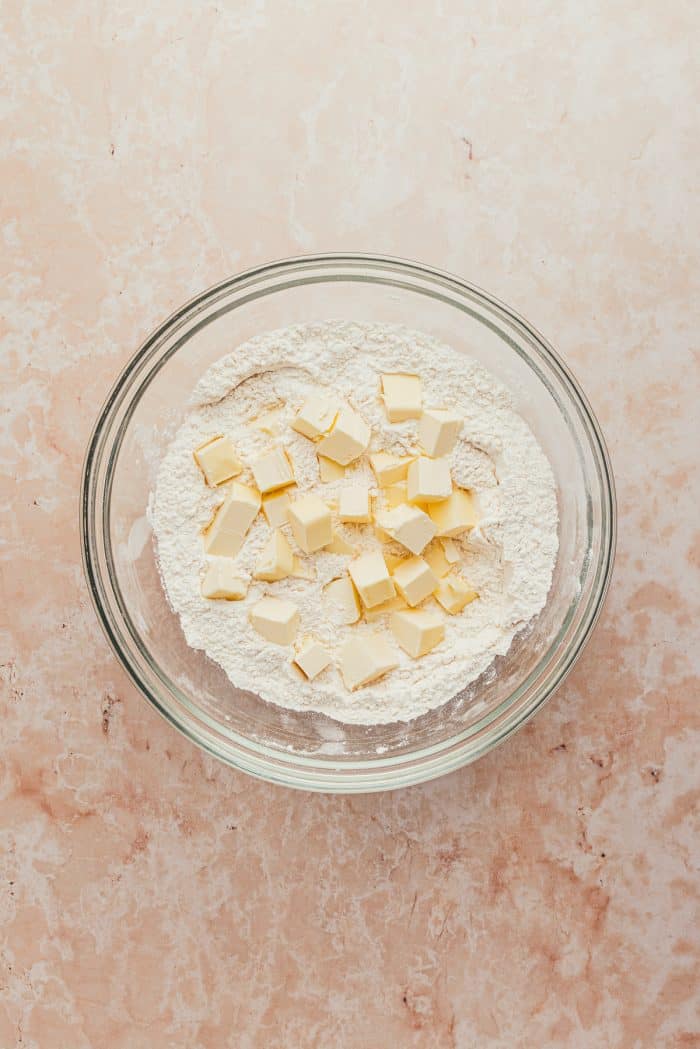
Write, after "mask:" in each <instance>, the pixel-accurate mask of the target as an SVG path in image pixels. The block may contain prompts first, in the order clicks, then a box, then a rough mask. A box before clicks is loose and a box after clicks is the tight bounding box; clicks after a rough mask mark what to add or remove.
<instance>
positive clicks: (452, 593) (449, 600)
mask: <svg viewBox="0 0 700 1049" xmlns="http://www.w3.org/2000/svg"><path fill="white" fill-rule="evenodd" d="M478 596H479V595H478V594H477V592H476V590H472V588H471V587H470V586H469V584H468V583H467V582H466V581H465V580H464V579H462V578H461V577H460V576H458V575H451V576H448V577H447V578H446V579H441V580H440V583H439V584H438V588H437V590H436V591H435V597H436V599H437V601H439V603H440V604H441V605H442V607H443V608H444V609H445V611H446V612H449V613H450V615H451V616H454V615H456V614H457V612H461V611H462V609H463V608H465V607H466V606H467V605H469V604H471V602H472V601H476V599H477V598H478Z"/></svg>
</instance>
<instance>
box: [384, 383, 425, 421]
mask: <svg viewBox="0 0 700 1049" xmlns="http://www.w3.org/2000/svg"><path fill="white" fill-rule="evenodd" d="M382 393H383V395H384V405H385V407H386V414H387V416H388V417H389V422H390V423H400V422H403V420H404V419H417V418H418V417H419V416H420V413H421V404H422V394H421V381H420V378H419V377H418V376H417V375H405V374H397V375H382Z"/></svg>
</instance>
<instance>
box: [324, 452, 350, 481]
mask: <svg viewBox="0 0 700 1049" xmlns="http://www.w3.org/2000/svg"><path fill="white" fill-rule="evenodd" d="M317 458H318V476H319V477H320V478H321V481H322V482H323V483H324V484H330V483H332V482H333V481H342V479H343V478H344V477H345V467H344V466H341V465H340V463H334V462H333V460H332V459H326V457H325V455H319V456H317Z"/></svg>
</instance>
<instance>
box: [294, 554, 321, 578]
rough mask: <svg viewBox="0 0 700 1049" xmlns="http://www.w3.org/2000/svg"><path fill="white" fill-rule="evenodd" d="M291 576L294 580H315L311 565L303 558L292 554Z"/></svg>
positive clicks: (314, 570) (313, 569)
mask: <svg viewBox="0 0 700 1049" xmlns="http://www.w3.org/2000/svg"><path fill="white" fill-rule="evenodd" d="M291 574H292V575H293V576H294V578H295V579H307V580H312V579H315V578H316V569H315V568H314V566H313V565H312V564H309V562H308V561H304V559H303V558H301V557H298V556H297V555H296V554H294V558H293V560H292V572H291Z"/></svg>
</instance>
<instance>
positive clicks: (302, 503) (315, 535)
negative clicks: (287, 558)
mask: <svg viewBox="0 0 700 1049" xmlns="http://www.w3.org/2000/svg"><path fill="white" fill-rule="evenodd" d="M287 516H288V517H289V523H290V525H291V526H292V533H293V535H294V538H295V539H296V541H297V543H298V544H299V546H300V547H301V549H302V550H303V551H304V553H305V554H313V553H314V551H315V550H320V549H321V547H322V546H327V545H328V543H331V542H332V541H333V521H332V518H331V512H330V510H329V509H328V507H327V506H326V504H325V503H324V502H323V500H322V499H319V498H318V496H317V495H302V496H301V497H300V498H299V499H295V500H294V502H293V503H292V504H291V506H290V507H289V511H288V514H287Z"/></svg>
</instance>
